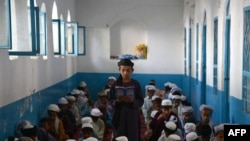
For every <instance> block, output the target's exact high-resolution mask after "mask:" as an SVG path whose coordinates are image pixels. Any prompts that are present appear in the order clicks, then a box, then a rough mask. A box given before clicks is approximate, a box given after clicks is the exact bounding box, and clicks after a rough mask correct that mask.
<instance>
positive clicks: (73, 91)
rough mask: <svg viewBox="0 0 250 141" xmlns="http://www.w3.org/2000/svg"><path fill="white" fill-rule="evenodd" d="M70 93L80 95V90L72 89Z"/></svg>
mask: <svg viewBox="0 0 250 141" xmlns="http://www.w3.org/2000/svg"><path fill="white" fill-rule="evenodd" d="M70 94H72V95H80V94H81V92H80V90H78V89H73V90H72V91H71V92H70Z"/></svg>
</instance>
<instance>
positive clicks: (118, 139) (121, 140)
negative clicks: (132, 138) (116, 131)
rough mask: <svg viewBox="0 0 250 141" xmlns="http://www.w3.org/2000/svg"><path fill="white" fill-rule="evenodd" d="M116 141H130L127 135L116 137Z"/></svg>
mask: <svg viewBox="0 0 250 141" xmlns="http://www.w3.org/2000/svg"><path fill="white" fill-rule="evenodd" d="M115 140H116V141H128V138H127V137H126V136H120V137H116V138H115Z"/></svg>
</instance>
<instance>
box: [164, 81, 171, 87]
mask: <svg viewBox="0 0 250 141" xmlns="http://www.w3.org/2000/svg"><path fill="white" fill-rule="evenodd" d="M172 84H173V83H171V82H166V83H164V86H165V87H167V86H168V87H171V85H172Z"/></svg>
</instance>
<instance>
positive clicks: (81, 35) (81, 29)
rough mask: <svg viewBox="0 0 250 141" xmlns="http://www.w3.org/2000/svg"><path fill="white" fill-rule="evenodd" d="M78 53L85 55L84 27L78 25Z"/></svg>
mask: <svg viewBox="0 0 250 141" xmlns="http://www.w3.org/2000/svg"><path fill="white" fill-rule="evenodd" d="M78 54H79V55H85V27H78Z"/></svg>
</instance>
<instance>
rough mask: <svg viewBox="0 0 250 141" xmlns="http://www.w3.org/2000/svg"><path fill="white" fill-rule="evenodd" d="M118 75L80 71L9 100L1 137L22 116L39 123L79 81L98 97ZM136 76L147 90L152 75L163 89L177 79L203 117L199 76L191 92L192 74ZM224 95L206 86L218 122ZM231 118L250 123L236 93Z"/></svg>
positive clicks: (2, 112)
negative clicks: (112, 78)
mask: <svg viewBox="0 0 250 141" xmlns="http://www.w3.org/2000/svg"><path fill="white" fill-rule="evenodd" d="M111 75H112V76H116V77H118V75H119V74H118V73H77V74H75V75H73V76H72V77H70V78H68V79H66V80H64V81H62V82H60V83H57V84H55V85H53V86H51V87H48V88H46V89H44V90H41V91H38V92H35V93H34V94H33V95H30V96H28V97H25V98H23V99H20V100H18V101H15V102H13V103H10V104H8V105H6V106H4V107H1V108H0V127H1V128H0V140H1V141H2V140H4V139H5V138H6V137H8V136H11V135H15V133H14V130H15V127H16V125H17V124H18V123H19V122H20V121H23V120H26V119H28V120H30V121H31V122H32V123H34V124H36V125H38V121H39V119H40V118H41V117H42V116H47V110H46V109H47V106H48V105H49V104H51V103H56V102H57V100H58V98H60V97H62V96H64V95H66V94H67V93H68V92H70V91H71V90H72V89H73V88H76V87H77V86H78V84H79V82H80V81H86V83H87V86H88V88H89V91H90V93H91V96H92V99H93V100H96V99H97V93H98V92H99V91H100V90H101V89H102V88H103V86H104V85H105V84H106V83H107V78H108V77H109V76H111ZM133 78H135V79H137V80H138V81H139V82H140V83H141V86H142V90H143V93H145V89H144V87H145V85H147V84H148V82H149V80H150V79H155V80H156V85H157V87H158V88H160V89H164V85H163V84H164V83H165V82H173V83H176V84H177V85H178V86H180V88H182V89H183V91H184V94H186V95H187V98H188V100H189V101H190V102H191V103H192V105H193V107H194V109H195V114H196V116H197V118H200V113H199V111H198V109H199V106H200V105H201V104H202V103H200V99H201V94H200V91H201V90H200V87H201V83H200V82H199V81H198V82H197V81H196V79H193V78H191V93H190V94H189V93H185V92H187V90H188V89H187V88H188V82H189V83H190V81H189V80H188V79H189V77H186V76H183V75H180V74H173V75H168V74H133ZM225 98H226V97H225V95H224V93H223V92H221V91H219V92H218V94H217V95H215V94H214V93H213V88H212V87H210V86H207V87H206V104H210V105H212V106H213V107H214V109H215V111H214V114H213V116H212V119H213V121H214V123H215V124H217V123H220V122H225V119H226V117H225V115H226V114H225V111H224V108H225V107H224V103H223V102H225V101H226V100H225ZM229 100H230V101H229V102H230V107H229V111H230V114H229V119H230V123H240V124H249V122H250V115H249V114H246V113H244V112H243V110H242V109H243V108H242V105H243V104H242V101H241V100H239V99H236V98H234V97H230V98H229Z"/></svg>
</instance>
